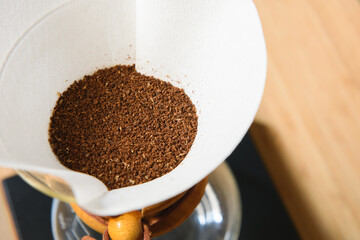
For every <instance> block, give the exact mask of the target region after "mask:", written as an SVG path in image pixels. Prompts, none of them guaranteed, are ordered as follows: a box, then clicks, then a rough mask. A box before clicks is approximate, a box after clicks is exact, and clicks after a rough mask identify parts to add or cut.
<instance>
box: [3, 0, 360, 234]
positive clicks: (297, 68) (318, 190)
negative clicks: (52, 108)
mask: <svg viewBox="0 0 360 240" xmlns="http://www.w3.org/2000/svg"><path fill="white" fill-rule="evenodd" d="M254 2H255V4H256V6H257V8H258V11H259V14H260V18H261V21H262V24H263V29H264V35H265V39H266V44H267V50H268V77H267V83H266V88H265V92H264V98H263V100H262V104H261V106H260V109H259V112H258V114H257V116H256V119H255V122H254V124H253V126H252V127H251V130H250V131H251V134H252V136H253V138H254V140H255V144H256V145H257V146H258V148H259V150H260V153H261V155H262V157H263V159H264V162H265V165H266V166H267V168H268V170H269V172H270V175H271V176H272V178H273V180H274V182H275V185H276V187H277V189H278V191H279V193H280V195H281V197H282V199H283V201H284V203H285V205H286V207H287V209H288V211H289V213H290V215H291V217H292V219H293V221H294V223H295V226H296V228H297V229H298V231H299V233H300V235H301V237H302V238H304V239H360V190H359V189H360V188H359V187H360V2H359V0H301V1H299V0H275V1H269V0H254ZM12 173H13V172H11V171H10V170H6V169H1V170H0V178H4V177H5V176H8V175H9V174H12ZM0 194H1V195H3V193H2V192H1V193H0ZM0 212H1V213H3V212H5V214H0V232H1V234H2V236H1V238H2V239H15V236H14V231H13V225H12V223H11V221H10V217H9V216H10V215H9V213H8V211H7V207H6V203H5V201H4V199H3V197H1V198H0Z"/></svg>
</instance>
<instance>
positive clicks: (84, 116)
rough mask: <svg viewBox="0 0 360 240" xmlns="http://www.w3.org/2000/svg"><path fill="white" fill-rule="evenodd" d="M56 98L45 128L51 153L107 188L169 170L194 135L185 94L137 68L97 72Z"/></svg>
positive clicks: (194, 116)
mask: <svg viewBox="0 0 360 240" xmlns="http://www.w3.org/2000/svg"><path fill="white" fill-rule="evenodd" d="M59 95H60V96H59V99H58V100H57V103H56V106H55V108H54V110H53V115H52V117H51V119H50V128H49V142H50V145H51V148H52V150H53V152H54V153H55V155H56V156H57V157H58V159H59V161H60V162H61V163H62V164H63V165H65V166H66V167H68V168H70V169H72V170H75V171H79V172H83V173H87V174H90V175H92V176H94V177H96V178H98V179H100V180H101V181H102V182H104V183H105V185H106V186H107V187H108V188H109V189H116V188H120V187H126V186H131V185H135V184H139V183H144V182H147V181H150V180H153V179H155V178H158V177H160V176H162V175H164V174H166V173H168V172H170V171H171V170H173V169H174V168H175V167H176V166H178V165H179V163H180V162H181V161H182V160H183V159H184V158H185V156H186V155H187V153H188V152H189V150H190V147H191V145H192V143H193V141H194V139H195V136H196V133H197V119H198V117H197V114H196V108H195V106H194V105H193V104H192V102H191V100H190V98H189V97H188V96H187V95H186V94H185V92H184V91H183V90H182V89H179V88H177V87H174V86H172V85H171V84H170V83H167V82H164V81H161V80H159V79H156V78H154V77H149V76H145V75H142V74H140V73H138V72H136V70H135V66H121V65H117V66H114V67H111V68H105V69H101V70H98V71H97V72H95V73H94V74H93V75H91V76H85V77H84V78H83V79H81V80H79V81H75V82H74V83H73V84H71V85H70V86H69V88H68V89H67V90H66V91H64V92H63V93H62V94H59Z"/></svg>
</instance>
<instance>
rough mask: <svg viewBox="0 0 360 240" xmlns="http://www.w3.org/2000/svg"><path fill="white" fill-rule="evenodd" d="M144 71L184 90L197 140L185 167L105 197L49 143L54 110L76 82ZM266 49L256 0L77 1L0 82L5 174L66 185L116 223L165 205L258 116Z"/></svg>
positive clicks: (29, 37)
mask: <svg viewBox="0 0 360 240" xmlns="http://www.w3.org/2000/svg"><path fill="white" fill-rule="evenodd" d="M133 63H136V68H137V70H138V71H140V72H142V73H145V74H147V75H153V76H155V77H158V78H160V79H162V80H165V81H169V82H171V83H172V84H173V85H175V86H178V87H182V88H184V89H185V92H186V93H187V94H188V95H189V96H190V98H191V99H192V101H193V103H194V104H195V105H196V107H197V110H198V115H199V127H198V134H197V136H196V139H195V142H194V144H193V146H192V148H191V150H190V152H189V154H188V155H187V157H186V158H185V160H184V161H183V162H182V163H181V164H180V165H179V166H178V167H177V168H176V169H174V170H173V171H172V172H170V173H169V174H166V175H165V176H163V177H161V178H158V179H155V180H153V181H151V182H148V183H145V184H140V185H137V186H133V187H126V188H121V189H117V190H112V191H108V190H107V189H106V187H105V186H104V184H102V183H101V182H100V181H99V180H97V179H96V178H93V177H91V176H88V175H86V174H81V173H77V172H73V171H71V170H68V169H66V168H65V167H63V166H62V165H61V164H60V163H59V162H58V161H57V159H56V157H55V155H54V154H53V153H52V151H51V148H50V145H49V143H48V127H49V119H50V116H51V113H52V109H53V107H54V106H55V103H56V100H57V98H58V96H57V92H62V91H64V90H65V89H66V88H67V87H68V86H69V85H70V84H71V83H72V82H73V81H74V80H78V79H81V78H82V77H83V76H84V75H85V74H92V73H93V72H95V71H96V70H97V69H99V68H103V67H110V66H113V65H116V64H133ZM265 73H266V50H265V44H264V38H263V34H262V30H261V25H260V20H259V17H258V14H257V12H256V9H255V7H254V4H253V3H252V2H251V1H249V0H210V1H204V0H182V1H178V0H137V1H135V0H116V1H115V0H112V1H110V0H108V1H105V0H77V1H71V2H70V3H66V4H65V5H63V6H61V7H59V8H58V9H56V10H54V11H53V12H51V13H49V14H47V15H46V16H45V17H44V18H43V19H41V20H40V21H39V22H38V23H37V24H35V26H34V27H32V28H31V29H30V30H29V31H28V32H27V33H26V34H25V35H24V36H23V37H22V39H21V40H20V41H19V42H18V43H17V44H16V46H15V47H14V49H13V51H12V52H11V53H10V55H9V57H8V59H7V61H6V63H5V65H4V66H3V68H2V72H1V75H0V113H1V116H0V165H1V166H6V167H11V168H17V169H24V170H32V171H38V172H44V173H48V174H53V175H56V176H59V177H61V178H63V179H64V180H65V181H67V182H68V183H69V185H70V186H71V188H72V190H73V192H74V194H75V197H76V200H77V203H78V204H79V205H80V206H81V207H83V208H84V209H86V210H87V211H89V212H91V213H94V214H97V215H103V216H107V215H116V214H121V213H124V212H128V211H132V210H135V209H140V208H142V207H145V206H148V205H151V204H154V203H157V202H160V201H162V200H165V199H168V198H170V197H172V196H174V195H176V194H179V193H180V192H182V191H184V190H186V189H188V188H190V187H191V186H193V185H194V184H196V183H197V182H199V181H200V180H201V179H202V178H204V177H205V176H206V175H208V174H209V173H210V172H211V171H213V170H214V169H215V168H216V167H217V166H218V165H219V164H220V163H221V162H223V161H224V160H225V159H226V157H227V156H228V155H229V154H230V153H231V152H232V151H233V150H234V148H235V147H236V146H237V144H238V143H239V142H240V140H241V139H242V137H243V136H244V134H245V133H246V131H247V130H248V128H249V126H250V124H251V122H252V121H253V118H254V116H255V113H256V111H257V108H258V105H259V102H260V99H261V96H262V92H263V88H264V82H265Z"/></svg>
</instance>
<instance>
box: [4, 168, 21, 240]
mask: <svg viewBox="0 0 360 240" xmlns="http://www.w3.org/2000/svg"><path fill="white" fill-rule="evenodd" d="M14 174H15V171H14V170H12V169H8V168H0V182H1V185H0V233H1V234H0V239H8V240H15V239H19V238H18V236H17V233H16V229H15V225H14V222H13V221H12V215H11V212H10V209H9V205H8V202H7V200H6V196H5V192H4V187H3V185H2V181H3V180H4V179H6V178H8V177H11V176H13V175H14Z"/></svg>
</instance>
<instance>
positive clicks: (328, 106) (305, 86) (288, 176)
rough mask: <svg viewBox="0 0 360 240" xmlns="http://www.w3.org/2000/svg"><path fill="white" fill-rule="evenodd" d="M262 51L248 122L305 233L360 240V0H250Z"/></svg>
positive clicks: (284, 197) (303, 234) (316, 237)
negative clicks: (259, 91) (262, 76)
mask: <svg viewBox="0 0 360 240" xmlns="http://www.w3.org/2000/svg"><path fill="white" fill-rule="evenodd" d="M254 2H255V4H256V6H257V8H258V11H259V15H260V18H261V21H262V24H263V30H264V35H265V39H266V44H267V51H268V75H267V83H266V88H265V93H264V97H263V100H262V103H261V107H260V109H259V112H258V114H257V116H256V119H255V123H254V125H253V127H252V128H251V134H252V136H253V138H254V139H255V142H256V145H257V146H258V148H259V150H260V152H261V155H262V158H263V159H264V162H265V164H266V166H267V168H268V170H269V172H270V175H271V176H272V178H273V180H274V182H275V185H276V187H277V189H278V191H279V193H280V195H281V197H282V199H283V201H284V203H285V205H286V207H287V209H288V211H289V212H290V215H291V217H292V219H293V221H294V223H295V226H296V228H297V229H298V231H299V233H300V235H301V237H302V238H304V239H360V1H359V0H301V1H299V0H275V1H269V0H255V1H254Z"/></svg>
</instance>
